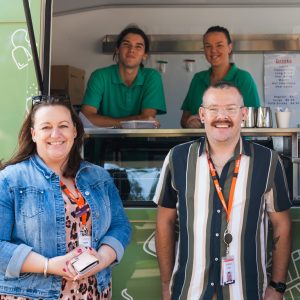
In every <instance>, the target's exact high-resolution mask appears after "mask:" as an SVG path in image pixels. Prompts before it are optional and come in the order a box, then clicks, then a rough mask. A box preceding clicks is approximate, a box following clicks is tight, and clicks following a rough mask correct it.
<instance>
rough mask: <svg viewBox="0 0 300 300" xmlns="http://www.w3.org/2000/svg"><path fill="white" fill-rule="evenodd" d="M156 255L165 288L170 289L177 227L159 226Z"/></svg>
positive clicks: (156, 238)
mask: <svg viewBox="0 0 300 300" xmlns="http://www.w3.org/2000/svg"><path fill="white" fill-rule="evenodd" d="M155 245H156V254H157V259H158V263H159V269H160V278H161V283H162V287H163V288H169V284H170V280H171V276H172V273H173V268H174V261H175V226H174V225H173V224H171V223H170V224H168V225H164V224H159V222H158V224H157V228H156V233H155Z"/></svg>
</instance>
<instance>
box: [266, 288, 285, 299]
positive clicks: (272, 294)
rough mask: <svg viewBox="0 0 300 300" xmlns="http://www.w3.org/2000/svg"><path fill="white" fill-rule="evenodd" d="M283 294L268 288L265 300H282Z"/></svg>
mask: <svg viewBox="0 0 300 300" xmlns="http://www.w3.org/2000/svg"><path fill="white" fill-rule="evenodd" d="M282 299H283V294H281V293H279V292H277V291H276V290H275V289H274V288H272V287H270V286H268V287H267V288H266V292H265V296H264V300H282Z"/></svg>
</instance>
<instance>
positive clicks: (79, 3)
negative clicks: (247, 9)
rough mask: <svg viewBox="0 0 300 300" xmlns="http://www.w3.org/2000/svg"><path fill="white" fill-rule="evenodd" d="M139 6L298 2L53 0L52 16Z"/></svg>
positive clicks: (293, 1)
mask: <svg viewBox="0 0 300 300" xmlns="http://www.w3.org/2000/svg"><path fill="white" fill-rule="evenodd" d="M130 6H132V7H141V6H156V7H158V6H184V7H189V6H255V7H257V6H285V7H286V6H300V0H53V11H54V14H65V13H74V12H79V11H82V10H92V9H101V8H111V7H130Z"/></svg>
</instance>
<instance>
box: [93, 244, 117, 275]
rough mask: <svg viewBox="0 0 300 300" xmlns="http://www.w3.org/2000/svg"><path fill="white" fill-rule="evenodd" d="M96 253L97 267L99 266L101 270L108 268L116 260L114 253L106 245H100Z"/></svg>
mask: <svg viewBox="0 0 300 300" xmlns="http://www.w3.org/2000/svg"><path fill="white" fill-rule="evenodd" d="M97 252H98V255H99V256H98V257H99V265H100V266H101V270H103V269H105V268H107V267H108V266H110V265H111V264H112V263H114V262H115V261H116V259H117V254H116V252H115V251H114V249H113V248H111V247H110V246H108V245H102V246H101V247H100V248H99V250H98V251H97Z"/></svg>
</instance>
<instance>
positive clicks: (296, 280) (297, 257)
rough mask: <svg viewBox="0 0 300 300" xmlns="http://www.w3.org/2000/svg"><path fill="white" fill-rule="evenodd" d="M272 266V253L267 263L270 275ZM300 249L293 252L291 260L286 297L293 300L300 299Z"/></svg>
mask: <svg viewBox="0 0 300 300" xmlns="http://www.w3.org/2000/svg"><path fill="white" fill-rule="evenodd" d="M271 268H272V256H271V255H270V257H269V259H268V263H267V269H268V271H269V272H268V273H269V275H270V273H271ZM299 270H300V249H297V250H295V251H293V252H292V253H291V262H290V266H289V270H288V277H287V283H286V284H287V289H286V291H285V298H286V299H291V300H297V299H300V273H299Z"/></svg>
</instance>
